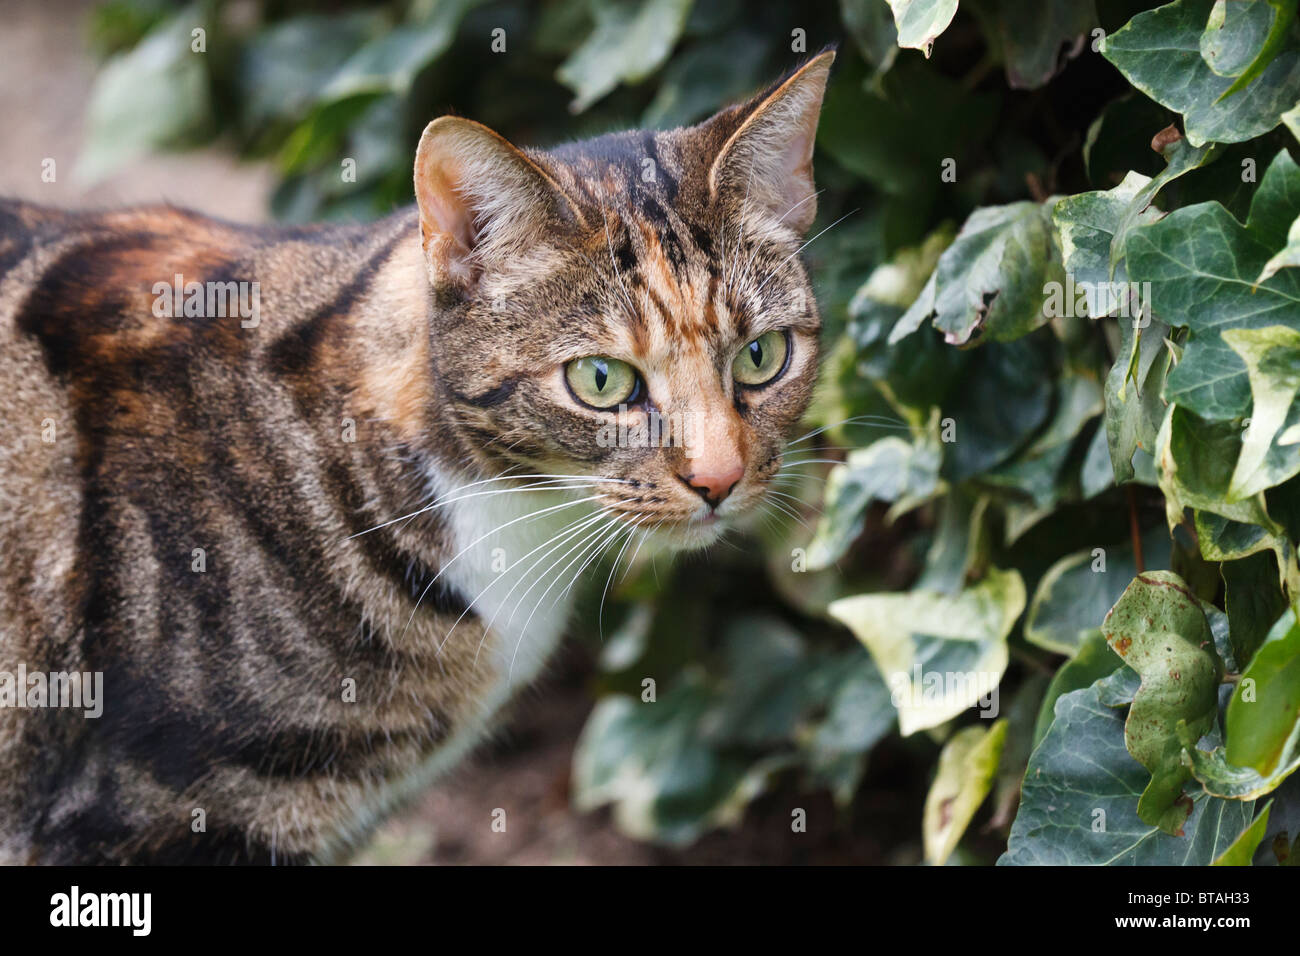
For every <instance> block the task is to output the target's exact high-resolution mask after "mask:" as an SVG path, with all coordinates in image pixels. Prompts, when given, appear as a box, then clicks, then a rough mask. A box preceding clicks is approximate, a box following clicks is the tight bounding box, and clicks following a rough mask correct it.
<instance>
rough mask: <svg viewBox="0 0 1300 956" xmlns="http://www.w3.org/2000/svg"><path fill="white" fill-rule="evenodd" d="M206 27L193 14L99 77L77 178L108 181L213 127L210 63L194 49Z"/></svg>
mask: <svg viewBox="0 0 1300 956" xmlns="http://www.w3.org/2000/svg"><path fill="white" fill-rule="evenodd" d="M203 22H204V19H203V16H202V15H201V13H200V12H199V10H198V8H197V7H191V8H189V9H188V10H186V11H184V12H182V13H179V14H177V15H176V16H175V17H173V18H172V19H170V20H166V21H164V22H163V23H161V24H159V25H158V26H157V27H155V28H154V29H153V30H151V31H150V32H149V33H148V34H147V35H146V36H145V37H144V39H143V40H141V41H140V43H139V44H137V45H136V46H135V47H134V48H132V49H131V50H129V51H127V52H125V53H120V54H118V55H117V56H114V57H113V58H112V59H111V60H109V61H108V63H107V64H105V66H104V67H103V69H101V70H100V72H99V75H98V76H97V77H96V78H95V85H94V88H93V89H92V90H91V92H90V102H89V103H88V104H87V106H86V145H85V148H84V149H83V150H82V153H81V156H80V158H79V159H78V162H77V175H78V176H80V177H82V178H83V179H85V180H87V181H92V182H93V181H96V180H100V179H103V178H104V177H105V176H108V175H110V174H111V173H113V172H115V171H116V170H118V169H120V168H122V167H123V166H125V165H126V164H127V163H129V162H131V161H132V160H135V159H138V158H140V157H141V156H143V155H145V154H146V153H148V152H150V151H152V150H157V149H166V148H173V147H177V146H180V145H182V144H184V143H186V142H189V141H191V140H193V139H195V138H197V137H198V136H200V135H201V134H202V133H204V132H205V131H206V130H207V129H208V128H209V126H210V125H211V121H212V104H211V99H210V96H209V93H208V75H207V67H206V65H205V64H206V62H207V57H206V56H205V55H204V54H203V53H195V52H192V51H191V49H190V43H191V37H190V31H191V30H192V29H193V28H194V27H195V25H196V24H201V23H203Z"/></svg>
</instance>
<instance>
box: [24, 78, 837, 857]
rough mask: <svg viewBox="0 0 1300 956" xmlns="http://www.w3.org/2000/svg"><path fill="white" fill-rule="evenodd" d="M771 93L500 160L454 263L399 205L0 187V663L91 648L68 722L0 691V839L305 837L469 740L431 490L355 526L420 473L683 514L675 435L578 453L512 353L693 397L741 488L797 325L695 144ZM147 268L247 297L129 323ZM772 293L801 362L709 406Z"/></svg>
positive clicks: (65, 844)
mask: <svg viewBox="0 0 1300 956" xmlns="http://www.w3.org/2000/svg"><path fill="white" fill-rule="evenodd" d="M828 64H829V58H828V57H826V58H822V59H820V60H817V61H814V64H813V65H814V66H816V67H817V69H818V70H820V73H819V75H818V76H817V77H815V78H814V79H815V80H816V84H818V85H817V90H816V101H817V102H818V103H819V102H820V85H819V84H820V83H823V82H824V74H825V67H826V66H828ZM809 69H812V67H811V66H810V67H809ZM798 76H799V75H796V79H795V80H791V81H787V85H788V84H789V83H794V82H803V81H802V80H799V78H798ZM780 89H781V87H778V88H774V92H771V93H769V94H765V95H764V96H760V97H758V98H756V99H755V100H754V101H752V102H751V103H749V104H745V105H744V106H740V107H735V108H733V109H731V110H729V111H726V112H724V113H722V114H719V116H717V117H715V118H714V119H713V120H711V121H709V122H708V123H706V124H703V125H702V126H701V127H696V128H694V129H692V130H678V131H671V132H668V133H654V134H652V133H646V132H633V133H625V134H616V135H612V136H606V137H602V138H600V139H597V140H593V141H589V142H587V143H579V144H575V145H572V146H565V147H561V148H558V149H555V150H551V151H529V152H527V153H518V152H517V153H516V154H515V155H514V156H513V158H508V160H507V161H508V162H512V163H516V164H517V169H516V171H518V170H522V172H521V173H519V175H522V176H525V177H529V178H528V180H527V184H526V196H525V199H524V200H522V201H523V202H524V205H525V206H526V207H527V208H524V209H521V210H520V211H519V212H518V214H517V215H512V216H511V217H510V221H509V222H503V223H502V224H500V225H499V226H497V225H490V226H489V227H485V228H483V230H482V232H479V226H478V225H475V227H474V228H473V229H471V230H470V231H469V239H468V241H469V242H470V243H471V244H472V245H474V249H473V257H472V258H471V259H469V260H466V262H467V263H468V264H467V265H464V267H463V269H462V272H460V273H457V272H456V270H455V268H454V267H452V266H449V265H448V264H447V260H446V255H448V253H447V248H448V247H447V246H446V245H445V244H443V245H440V242H441V240H440V239H439V237H438V235H435V234H433V233H435V232H436V231H437V230H436V229H435V228H433V226H434V225H436V223H434V222H433V219H432V218H431V217H430V216H428V215H426V214H425V212H426V207H425V206H424V205H423V201H422V205H421V207H420V208H418V209H411V210H407V211H403V212H399V213H397V214H395V215H393V216H390V217H389V218H387V219H384V220H382V221H380V222H377V223H374V224H370V225H364V226H321V227H302V228H295V227H258V228H252V227H246V226H239V225H233V224H229V223H225V222H221V221H218V220H214V219H211V218H207V217H204V216H200V215H197V214H194V213H190V212H187V211H184V210H180V209H174V208H167V207H164V208H148V209H136V210H126V211H120V212H107V213H97V214H82V215H74V214H69V213H65V212H59V211H55V210H51V209H45V208H41V207H38V206H34V205H29V204H25V203H16V202H0V555H2V556H3V557H2V558H0V561H2V562H3V564H2V566H0V671H11V672H12V671H14V670H15V669H16V667H17V664H18V662H20V661H21V662H23V663H24V664H25V666H26V667H27V668H28V669H29V670H42V671H86V672H94V671H99V672H102V673H103V675H104V696H105V701H104V707H103V715H102V717H100V718H98V719H87V718H85V717H84V716H83V714H82V712H81V711H80V710H79V709H75V708H49V709H10V708H0V861H7V862H33V863H74V862H77V863H80V862H92V863H127V862H129V863H188V862H213V863H272V862H274V863H296V862H309V861H313V860H321V859H329V858H332V857H333V856H335V855H337V854H338V853H339V852H341V851H343V850H346V848H347V847H349V846H351V845H353V844H355V842H356V841H357V840H358V839H360V838H362V837H364V835H365V832H366V830H367V829H368V827H369V826H371V825H372V824H373V822H374V821H375V820H376V819H377V818H378V816H379V815H380V814H381V813H382V812H383V810H384V808H385V807H386V806H388V805H389V804H391V802H392V801H393V800H394V799H396V798H397V797H400V796H401V795H402V793H403V792H404V790H403V784H402V782H403V781H404V780H407V779H408V778H410V777H411V776H412V774H413V773H414V772H415V771H416V769H417V768H419V767H421V766H422V765H425V764H427V763H428V762H429V761H430V759H431V757H433V756H435V755H436V754H437V753H438V751H439V749H440V748H441V747H443V746H444V744H446V742H447V741H449V740H450V739H451V738H453V737H457V740H458V741H459V740H460V736H462V735H464V734H465V733H468V738H467V741H466V743H464V744H461V743H459V742H458V743H457V744H456V748H455V749H456V752H459V751H460V750H461V749H463V746H467V745H468V744H469V743H472V738H473V736H474V734H475V733H477V732H479V730H480V729H481V728H480V727H479V725H480V724H481V723H482V722H483V715H482V714H481V713H480V711H479V706H480V702H481V701H482V699H483V697H484V695H485V694H487V693H488V690H489V688H490V687H493V686H495V685H496V684H497V683H498V682H500V681H501V680H502V677H503V674H502V666H501V665H500V664H497V663H494V662H493V661H492V660H491V659H490V658H489V657H488V656H480V655H479V652H478V649H479V648H480V647H481V644H482V642H483V641H484V639H485V628H486V627H487V624H488V622H487V621H485V620H484V619H483V615H482V614H481V613H480V611H479V609H478V608H476V607H472V606H471V604H472V602H473V601H474V599H475V596H474V595H473V594H467V593H461V591H460V590H458V589H457V587H456V586H455V585H454V583H452V582H451V580H450V578H449V579H447V580H442V581H438V582H437V583H436V585H434V586H432V587H431V586H430V581H431V579H433V578H434V576H435V575H436V574H437V573H438V569H439V567H440V566H441V565H442V563H443V562H445V561H447V560H448V557H449V555H450V553H451V552H452V548H453V541H452V532H451V530H450V527H449V525H448V520H449V519H448V518H447V512H446V511H438V510H434V511H431V512H427V513H424V514H421V515H419V516H418V519H416V520H403V521H399V522H395V523H391V524H385V523H386V522H389V521H390V520H391V519H393V518H395V517H397V516H403V515H407V514H409V513H411V512H413V511H415V510H416V509H418V508H420V507H421V506H422V505H424V504H426V503H427V502H428V501H429V498H430V494H431V492H430V487H429V483H428V475H429V474H430V473H444V472H445V473H447V474H452V473H455V474H457V475H464V476H467V477H468V478H470V479H484V478H489V477H490V476H496V475H501V474H502V473H505V472H506V471H507V469H518V470H520V473H527V472H529V471H538V472H551V471H554V470H556V469H563V470H565V473H568V472H569V471H572V472H575V473H582V474H587V475H595V476H597V477H599V478H602V479H609V480H610V481H611V483H610V484H608V485H606V486H603V489H602V490H603V492H604V493H606V494H607V502H608V504H607V510H608V511H609V513H610V514H611V515H612V516H614V517H616V518H618V519H620V520H622V519H626V520H631V519H632V518H633V517H635V518H639V519H641V520H647V519H653V520H654V521H655V522H658V523H660V524H664V523H667V525H669V526H671V525H672V524H673V523H674V522H676V521H677V520H678V519H679V517H680V516H681V515H682V514H685V513H686V512H688V511H689V509H691V508H693V507H695V506H697V505H698V500H697V499H696V498H694V497H693V496H692V494H691V493H690V491H689V490H685V489H684V488H683V487H682V482H681V481H679V480H678V479H677V478H676V477H675V475H676V474H678V473H679V472H680V469H681V468H682V467H685V464H684V462H683V460H681V459H680V451H679V450H677V449H654V448H650V449H637V448H630V449H629V448H600V447H596V445H595V443H594V442H593V440H592V434H593V429H594V426H595V425H596V424H598V423H599V420H600V413H594V412H593V411H592V410H591V409H588V408H584V407H579V406H578V405H576V404H575V403H572V402H569V401H566V400H565V398H564V397H563V396H562V395H560V394H559V392H557V390H556V389H555V388H554V387H553V382H552V379H551V378H547V377H544V376H543V375H542V374H541V371H540V370H545V369H550V368H553V367H557V366H556V362H557V361H558V360H562V359H563V357H564V356H565V355H581V354H588V353H589V354H604V353H606V352H607V351H609V349H610V347H611V346H610V343H611V342H619V343H625V345H626V349H628V350H629V351H630V353H631V354H636V355H641V354H643V353H644V354H645V355H646V356H648V357H647V358H646V359H645V361H646V363H647V366H648V367H649V366H651V365H653V367H655V368H660V369H663V370H664V372H663V377H662V382H663V386H662V388H663V391H662V395H663V396H664V398H663V401H664V402H665V403H667V402H670V401H676V400H678V399H679V398H680V399H681V401H688V400H689V401H692V402H705V403H706V404H707V402H712V404H711V405H708V407H706V408H704V409H703V411H704V412H705V413H706V414H707V415H708V416H709V421H711V422H714V423H718V424H716V426H714V425H711V426H710V427H711V428H712V427H716V428H718V429H724V428H725V430H726V440H727V441H728V442H730V443H731V444H732V445H734V446H735V448H736V449H738V453H742V454H743V456H744V458H745V461H746V462H747V471H746V479H745V486H744V487H743V488H740V487H738V491H737V496H738V497H739V496H742V495H743V496H746V497H744V498H743V502H744V503H751V502H754V501H757V500H758V499H759V498H761V496H762V494H763V491H764V488H765V483H766V481H767V480H768V479H770V477H771V476H772V475H773V474H775V472H776V470H777V468H778V467H779V465H780V455H781V451H782V448H783V447H784V445H783V442H784V439H785V438H786V437H788V433H789V429H790V428H791V427H792V426H793V425H794V424H795V423H797V421H798V419H799V418H800V416H801V415H802V412H803V410H804V408H805V407H806V405H807V402H808V399H809V394H810V389H811V384H812V376H811V370H812V369H813V368H814V367H815V358H816V355H815V348H816V345H815V342H816V332H817V327H818V320H817V315H816V308H815V303H814V301H813V298H812V295H811V292H810V290H809V288H808V282H807V277H806V275H805V274H804V272H803V269H802V267H801V265H800V264H799V261H798V256H797V255H796V253H797V251H798V247H799V243H800V241H801V240H800V230H799V229H795V228H788V227H787V226H788V224H787V226H782V227H780V228H776V227H773V229H774V231H770V232H769V233H768V234H763V235H758V234H755V232H754V231H753V230H750V229H748V228H747V227H745V225H744V217H745V215H746V213H745V211H744V207H745V204H746V203H748V202H750V201H751V198H750V195H749V193H750V190H751V189H752V188H753V187H752V185H751V184H743V185H744V186H745V189H744V190H743V191H742V188H741V186H742V184H741V183H738V182H731V181H728V180H726V179H725V176H723V174H724V173H725V172H726V171H725V170H724V171H723V173H719V172H718V171H717V162H716V160H717V157H718V155H719V153H720V151H722V150H723V149H724V147H725V146H726V144H728V143H729V142H731V141H732V138H733V136H734V134H736V132H737V130H739V129H741V127H742V124H745V123H746V121H747V120H749V119H750V118H751V117H753V116H754V115H756V113H757V112H758V111H760V110H761V109H763V108H765V104H767V103H768V102H769V101H770V100H771V98H772V97H774V96H776V95H778V94H779V92H780ZM808 96H809V97H811V96H812V94H811V93H809V94H808ZM457 122H459V123H464V122H465V121H457ZM435 125H436V124H435ZM433 128H434V127H433V126H431V127H430V129H431V130H432V129H433ZM430 135H431V134H430V133H426V140H427V139H428V138H429V137H430ZM467 135H479V134H477V133H476V132H474V131H472V130H471V131H469V133H468V134H467ZM502 142H504V141H502ZM488 145H489V147H490V148H496V147H494V146H492V145H491V144H488ZM506 147H508V144H506ZM506 147H502V148H506ZM424 149H425V147H424V145H422V150H424ZM511 149H512V148H511ZM646 158H651V159H653V161H654V166H655V169H656V173H657V174H656V176H655V177H654V179H653V181H647V180H646V179H644V178H643V177H642V176H641V175H640V173H641V171H642V169H643V168H644V167H643V160H644V159H646ZM512 175H513V173H512ZM720 177H721V178H720ZM527 190H531V192H527ZM417 195H418V196H419V195H421V194H420V171H419V169H417ZM460 195H462V193H460V192H457V193H456V196H460ZM811 205H813V206H815V203H813V204H811ZM805 211H806V212H808V213H809V216H808V219H809V221H810V217H811V212H810V209H809V210H805ZM491 229H497V232H496V233H491V234H489V233H490V232H491ZM742 267H743V268H742ZM174 275H181V276H183V277H184V280H185V281H186V282H189V281H198V282H227V281H230V282H245V283H253V282H256V283H258V285H259V286H260V321H259V322H258V324H257V325H256V327H253V328H244V327H242V326H241V323H240V321H239V319H238V318H237V317H234V318H231V317H225V318H219V317H198V316H196V317H190V318H185V317H179V318H159V317H157V316H155V315H154V314H153V311H152V304H153V302H154V299H155V295H154V293H153V291H152V286H153V285H154V283H156V282H159V281H163V282H170V281H171V279H172V277H173V276H174ZM769 277H771V279H769ZM760 282H762V285H761V289H760ZM756 290H759V291H756ZM628 305H630V306H631V307H630V308H629V307H625V306H628ZM769 312H772V313H781V314H782V315H783V316H784V318H783V319H782V322H783V324H784V325H787V326H789V327H791V328H793V329H795V330H796V333H795V334H797V335H798V336H800V337H801V338H800V341H801V342H805V343H806V344H807V349H809V350H811V351H808V352H806V354H802V357H801V361H802V362H804V363H805V365H804V366H802V367H801V368H802V371H801V373H800V375H799V376H798V377H797V378H795V377H791V379H790V380H789V381H788V382H783V383H782V384H781V385H780V387H777V388H772V389H768V390H766V392H765V393H764V394H761V395H760V394H757V393H755V394H741V393H740V391H739V390H737V389H732V394H727V393H726V390H725V389H723V390H722V391H718V390H717V389H712V386H710V389H712V391H709V392H708V394H705V391H702V390H701V385H700V383H701V382H704V381H705V380H706V378H707V375H708V373H707V371H706V369H708V368H714V367H715V366H720V367H719V368H718V371H719V372H720V373H722V374H729V373H728V369H729V366H721V363H722V361H723V360H724V359H725V356H726V355H727V354H728V353H727V349H732V350H734V348H735V347H736V346H735V342H737V341H743V340H744V339H746V338H747V337H749V336H750V334H751V332H752V331H753V328H752V323H753V322H754V321H755V319H756V317H757V315H758V314H760V313H764V314H765V313H769ZM719 356H720V357H719ZM657 381H658V380H657ZM715 393H716V394H715ZM710 395H711V396H712V397H711V398H710ZM724 420H725V423H724ZM51 423H52V426H53V440H52V441H49V440H46V438H47V437H48V436H49V433H50V432H49V426H50V425H51ZM349 428H351V429H352V430H353V431H354V433H355V440H349V438H347V437H345V435H349V434H351V433H350V432H348V429H349ZM722 435H723V432H722V431H719V432H718V436H722ZM720 440H721V439H720ZM614 481H620V482H621V483H612V482H614ZM683 496H684V497H683ZM747 506H748V504H746V507H747ZM376 526H381V527H378V528H377V529H376ZM370 529H376V530H370ZM365 532H368V533H365ZM195 549H202V551H203V555H204V559H203V560H204V564H205V570H203V571H197V570H195V560H196V559H195ZM458 620H459V622H460V623H459V624H458V625H457V627H456V629H455V632H454V637H453V638H451V639H448V633H449V631H450V629H451V625H452V624H453V622H456V621H458ZM444 641H447V643H446V646H443V642H444ZM345 680H352V681H355V686H356V688H357V692H356V702H355V703H354V702H345V701H344V700H343V695H342V693H341V687H342V686H343V683H344V681H345ZM467 728H469V731H472V732H468V731H467V730H466V729H467ZM452 756H453V757H454V754H453V755H452ZM197 810H201V811H202V816H203V817H204V818H205V821H206V826H205V828H203V829H200V830H198V831H197V832H196V828H195V826H194V821H195V819H196V811H197Z"/></svg>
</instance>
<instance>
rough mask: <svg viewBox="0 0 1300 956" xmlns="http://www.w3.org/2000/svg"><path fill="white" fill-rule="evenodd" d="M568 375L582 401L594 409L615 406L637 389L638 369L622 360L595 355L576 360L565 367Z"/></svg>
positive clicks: (569, 381)
mask: <svg viewBox="0 0 1300 956" xmlns="http://www.w3.org/2000/svg"><path fill="white" fill-rule="evenodd" d="M564 377H565V379H566V380H567V381H568V383H569V388H570V389H571V390H572V391H573V394H574V395H575V396H577V398H578V400H579V401H581V402H585V403H586V404H588V405H590V406H592V407H593V408H613V407H614V406H615V405H621V404H623V403H624V402H627V401H628V400H629V399H631V398H632V397H633V396H634V395H635V394H636V392H637V384H638V381H639V380H638V379H637V375H636V369H634V368H632V366H630V365H628V364H627V363H626V362H620V361H619V360H618V359H612V358H606V357H605V356H603V355H593V356H590V357H589V358H580V359H574V360H573V361H572V362H570V363H569V364H568V365H566V366H565V367H564Z"/></svg>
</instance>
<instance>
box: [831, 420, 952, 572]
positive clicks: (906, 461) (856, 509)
mask: <svg viewBox="0 0 1300 956" xmlns="http://www.w3.org/2000/svg"><path fill="white" fill-rule="evenodd" d="M936 425H937V422H936ZM940 457H941V456H940V452H939V442H938V435H937V434H932V435H928V436H927V435H923V436H922V437H920V438H918V439H917V441H916V442H915V443H912V442H908V441H905V440H904V439H902V438H897V437H894V436H890V437H888V438H881V439H879V440H878V441H874V442H872V443H871V444H870V445H868V446H867V447H866V448H858V449H854V450H853V451H851V452H849V455H848V458H847V459H846V460H845V462H844V464H842V465H836V466H835V467H834V468H832V469H831V472H830V474H829V475H828V476H827V478H826V494H825V504H824V505H823V506H822V515H821V517H820V518H819V519H818V521H817V527H816V529H815V531H814V533H813V539H812V541H811V542H809V544H808V567H809V568H811V569H812V570H820V569H822V568H826V567H829V566H830V565H832V564H834V563H835V562H836V561H838V560H839V559H840V557H841V556H843V554H844V552H845V551H847V550H848V547H849V545H851V544H852V543H853V542H854V540H855V539H856V538H857V536H858V535H859V534H861V533H862V527H863V520H864V519H863V513H864V512H865V511H866V509H867V507H868V506H869V505H870V504H871V503H872V502H873V501H890V502H892V501H897V500H898V499H900V498H902V497H903V496H904V495H906V496H908V497H909V498H924V497H928V496H929V495H931V494H933V493H934V491H935V490H936V488H937V487H938V481H939V461H940Z"/></svg>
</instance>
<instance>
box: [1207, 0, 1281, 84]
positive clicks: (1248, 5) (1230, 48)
mask: <svg viewBox="0 0 1300 956" xmlns="http://www.w3.org/2000/svg"><path fill="white" fill-rule="evenodd" d="M1272 13H1273V12H1272V11H1271V10H1270V9H1269V8H1268V6H1266V5H1265V4H1263V3H1254V2H1251V0H1247V2H1245V3H1240V2H1234V3H1216V4H1215V5H1214V7H1213V8H1212V9H1211V10H1210V18H1209V19H1208V20H1207V21H1206V23H1205V31H1204V32H1203V33H1202V34H1201V59H1203V60H1204V61H1205V65H1206V66H1208V67H1209V68H1210V69H1211V70H1213V71H1214V72H1215V73H1216V74H1218V75H1219V76H1228V77H1232V78H1234V79H1235V78H1236V77H1239V76H1241V75H1242V74H1243V73H1244V72H1245V71H1246V69H1247V67H1249V66H1250V65H1251V62H1252V61H1253V60H1255V59H1256V57H1257V55H1258V54H1259V53H1260V52H1261V48H1262V47H1263V46H1264V44H1265V42H1266V41H1267V40H1268V34H1269V24H1270V22H1271V21H1272V19H1273V16H1272ZM1229 18H1231V19H1232V25H1231V26H1229V24H1228V19H1229Z"/></svg>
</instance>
